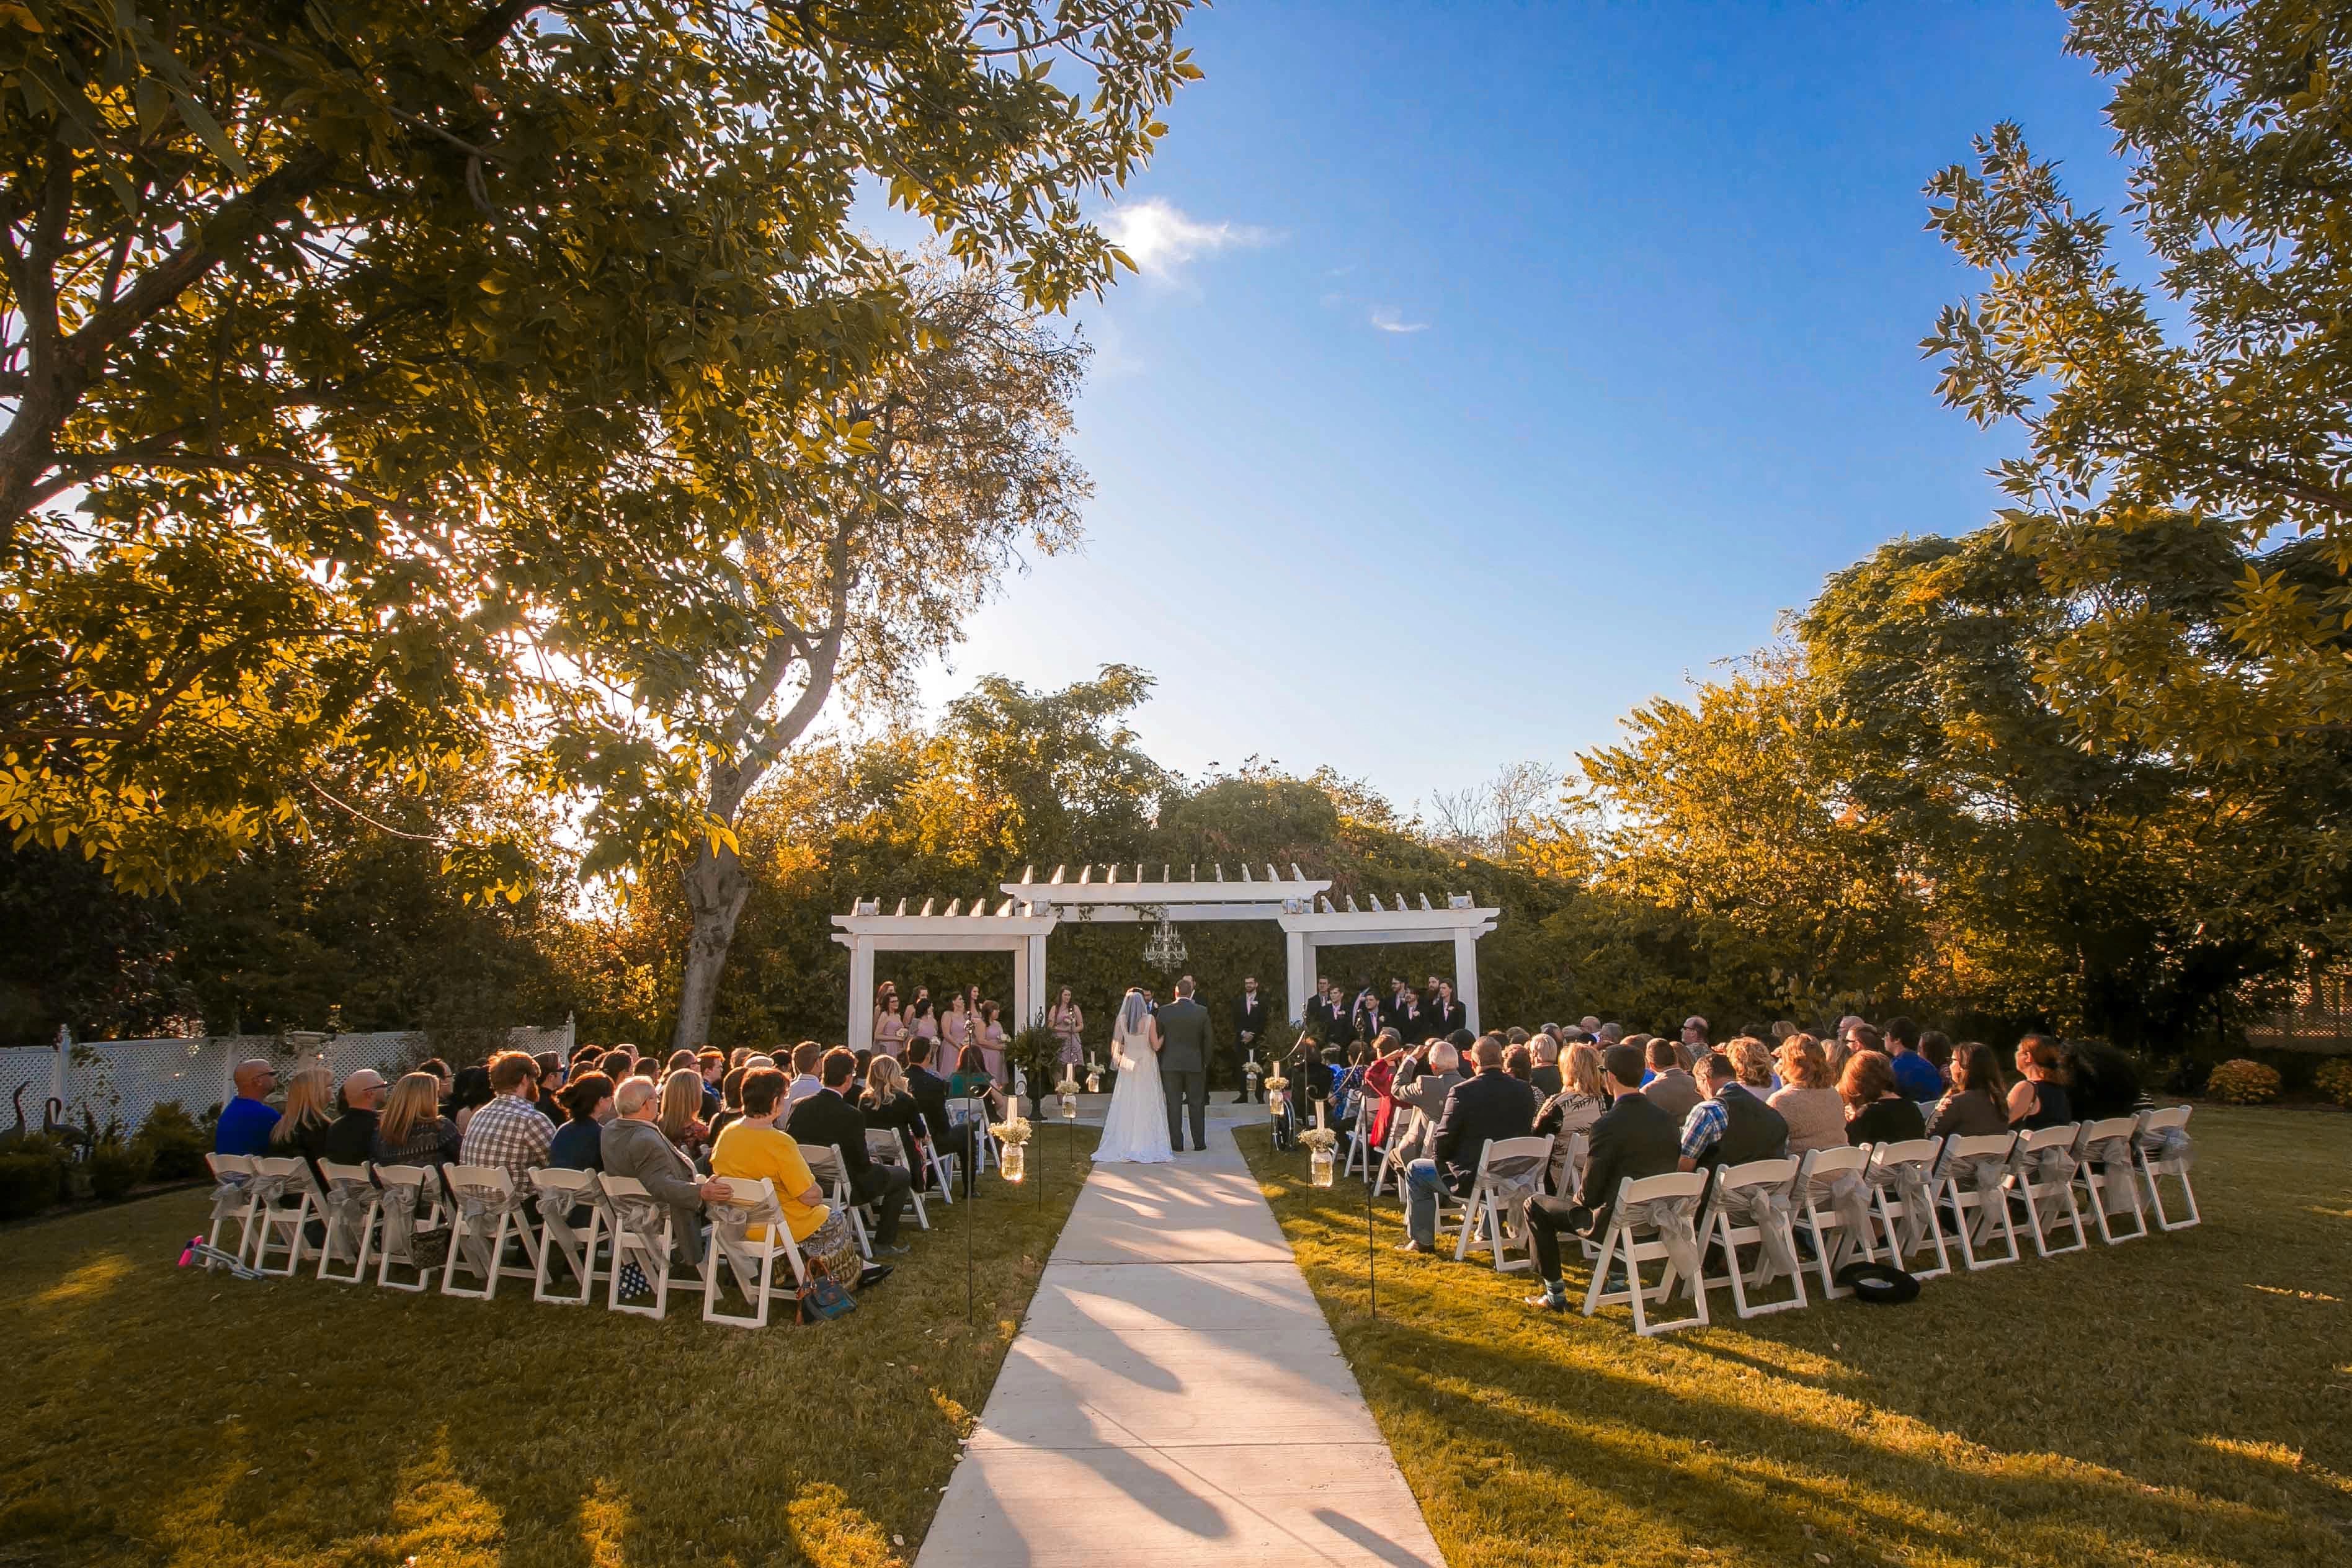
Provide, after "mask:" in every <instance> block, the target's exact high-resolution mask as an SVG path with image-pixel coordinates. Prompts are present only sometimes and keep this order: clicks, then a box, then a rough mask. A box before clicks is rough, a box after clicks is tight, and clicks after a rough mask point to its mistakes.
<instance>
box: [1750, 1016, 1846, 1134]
mask: <svg viewBox="0 0 2352 1568" xmlns="http://www.w3.org/2000/svg"><path fill="white" fill-rule="evenodd" d="M1780 1080H1781V1081H1780V1088H1779V1089H1775V1090H1774V1091H1773V1092H1772V1098H1771V1099H1770V1100H1768V1101H1767V1102H1766V1103H1767V1104H1769V1105H1770V1106H1771V1107H1772V1109H1773V1110H1777V1111H1779V1112H1780V1120H1781V1121H1785V1122H1787V1123H1788V1124H1789V1152H1790V1153H1791V1154H1809V1153H1811V1152H1813V1151H1814V1150H1816V1149H1843V1148H1844V1147H1845V1101H1844V1100H1841V1099H1839V1098H1838V1091H1837V1088H1836V1086H1835V1085H1834V1084H1833V1083H1832V1081H1831V1079H1830V1064H1829V1058H1828V1057H1826V1056H1824V1055H1823V1054H1822V1043H1821V1042H1820V1041H1819V1040H1817V1039H1815V1038H1813V1037H1812V1036H1811V1035H1802V1034H1798V1035H1790V1037H1788V1038H1787V1039H1785V1040H1782V1041H1781V1042H1780Z"/></svg>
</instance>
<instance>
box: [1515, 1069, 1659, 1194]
mask: <svg viewBox="0 0 2352 1568" xmlns="http://www.w3.org/2000/svg"><path fill="white" fill-rule="evenodd" d="M1553 1070H1554V1071H1555V1072H1556V1073H1557V1074H1558V1075H1559V1077H1560V1078H1561V1079H1563V1080H1564V1082H1563V1085H1562V1087H1561V1089H1559V1092H1557V1093H1555V1094H1553V1095H1551V1096H1549V1098H1547V1099H1546V1100H1544V1102H1543V1104H1542V1105H1541V1106H1540V1107H1539V1108H1538V1110H1537V1111H1536V1126H1535V1132H1536V1136H1537V1137H1538V1138H1549V1139H1550V1140H1551V1164H1550V1169H1549V1177H1550V1180H1549V1190H1550V1191H1552V1192H1555V1193H1567V1192H1571V1191H1573V1190H1574V1188H1575V1184H1576V1179H1577V1175H1578V1173H1576V1172H1574V1171H1571V1170H1570V1169H1569V1152H1570V1145H1571V1144H1573V1143H1574V1142H1576V1135H1577V1134H1578V1133H1580V1132H1582V1133H1585V1134H1586V1135H1587V1137H1588V1138H1590V1136H1591V1128H1592V1124H1593V1123H1594V1122H1596V1121H1600V1120H1601V1115H1602V1113H1603V1112H1604V1111H1606V1110H1608V1109H1609V1102H1608V1100H1606V1099H1605V1098H1604V1096H1605V1095H1606V1094H1607V1092H1608V1090H1607V1089H1606V1087H1605V1086H1604V1085H1603V1084H1602V1083H1601V1053H1600V1052H1598V1051H1596V1050H1594V1049H1593V1048H1592V1047H1591V1046H1588V1045H1584V1044H1581V1043H1580V1044H1577V1045H1573V1046H1570V1047H1568V1060H1567V1062H1566V1064H1565V1065H1564V1066H1563V1067H1560V1068H1554V1069H1553ZM1635 1076H1636V1077H1638V1076H1640V1075H1639V1074H1636V1075H1635Z"/></svg>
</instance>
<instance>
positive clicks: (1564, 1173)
mask: <svg viewBox="0 0 2352 1568" xmlns="http://www.w3.org/2000/svg"><path fill="white" fill-rule="evenodd" d="M1552 1154H1553V1159H1552V1162H1551V1164H1552V1168H1553V1169H1554V1170H1557V1171H1558V1172H1559V1184H1558V1185H1557V1186H1555V1187H1554V1188H1553V1192H1552V1195H1553V1196H1555V1197H1563V1198H1564V1197H1568V1196H1570V1195H1572V1194H1575V1193H1576V1192H1577V1191H1578V1190H1579V1189H1580V1188H1581V1187H1582V1186H1583V1185H1584V1167H1585V1163H1586V1162H1588V1161H1589V1160H1591V1158H1592V1134H1591V1133H1590V1132H1588V1131H1584V1130H1583V1129H1581V1128H1580V1129H1578V1130H1577V1131H1574V1132H1571V1133H1570V1134H1569V1135H1568V1157H1567V1158H1566V1159H1561V1158H1559V1145H1558V1143H1557V1142H1555V1143H1554V1144H1553V1147H1552Z"/></svg>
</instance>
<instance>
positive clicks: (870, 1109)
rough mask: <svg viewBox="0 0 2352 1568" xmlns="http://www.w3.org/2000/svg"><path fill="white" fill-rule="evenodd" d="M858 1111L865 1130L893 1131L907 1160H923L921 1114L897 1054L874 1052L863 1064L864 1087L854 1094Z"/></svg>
mask: <svg viewBox="0 0 2352 1568" xmlns="http://www.w3.org/2000/svg"><path fill="white" fill-rule="evenodd" d="M857 1110H858V1113H859V1114H860V1115H862V1116H864V1117H865V1118H866V1130H867V1131H884V1132H890V1133H894V1134H896V1135H897V1136H898V1139H899V1140H900V1142H901V1145H902V1146H903V1147H904V1148H905V1149H906V1150H907V1152H908V1153H907V1157H908V1159H909V1160H910V1161H914V1162H918V1163H919V1162H920V1161H921V1159H922V1153H921V1146H922V1133H921V1132H920V1131H919V1128H920V1127H921V1124H922V1119H923V1113H922V1110H921V1108H920V1107H919V1106H917V1105H916V1103H915V1097H914V1096H913V1095H911V1094H909V1093H908V1092H907V1074H906V1069H905V1068H901V1067H899V1065H898V1058H896V1057H887V1056H883V1055H880V1054H878V1053H877V1054H876V1055H875V1056H874V1057H873V1058H871V1059H870V1060H868V1061H867V1062H866V1090H865V1092H864V1093H862V1094H860V1095H859V1096H858V1097H857Z"/></svg>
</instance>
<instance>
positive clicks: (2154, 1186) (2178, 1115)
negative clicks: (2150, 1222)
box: [2132, 1105, 2205, 1230]
mask: <svg viewBox="0 0 2352 1568" xmlns="http://www.w3.org/2000/svg"><path fill="white" fill-rule="evenodd" d="M2132 1149H2133V1152H2135V1154H2136V1155H2137V1158H2138V1160H2139V1173H2140V1179H2141V1180H2142V1181H2144V1182H2146V1183H2147V1204H2148V1207H2149V1208H2150V1209H2151V1210H2152V1211H2154V1213H2155V1215H2156V1228H2157V1229H2158V1230H2187V1229H2188V1228H2189V1226H2192V1225H2201V1224H2203V1223H2204V1218H2205V1216H2204V1215H2200V1214H2199V1213H2198V1212H2197V1189H2196V1188H2195V1187H2192V1186H2190V1185H2189V1160H2190V1158H2191V1156H2190V1154H2189V1107H2188V1106H2185V1105H2177V1106H2175V1107H2173V1108H2172V1109H2171V1110H2150V1111H2145V1112H2143V1113H2142V1114H2141V1116H2140V1119H2139V1131H2137V1133H2135V1134H2134V1135H2133V1137H2132ZM2161 1176H2170V1177H2171V1178H2172V1179H2173V1180H2174V1181H2176V1182H2179V1184H2180V1195H2181V1197H2182V1198H2183V1199H2184V1200H2186V1201H2187V1203H2188V1205H2189V1217H2188V1218H2187V1219H2174V1218H2172V1217H2171V1216H2170V1215H2167V1214H2166V1213H2165V1212H2164V1189H2163V1188H2162V1187H2161V1186H2159V1185H2158V1177H2161Z"/></svg>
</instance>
